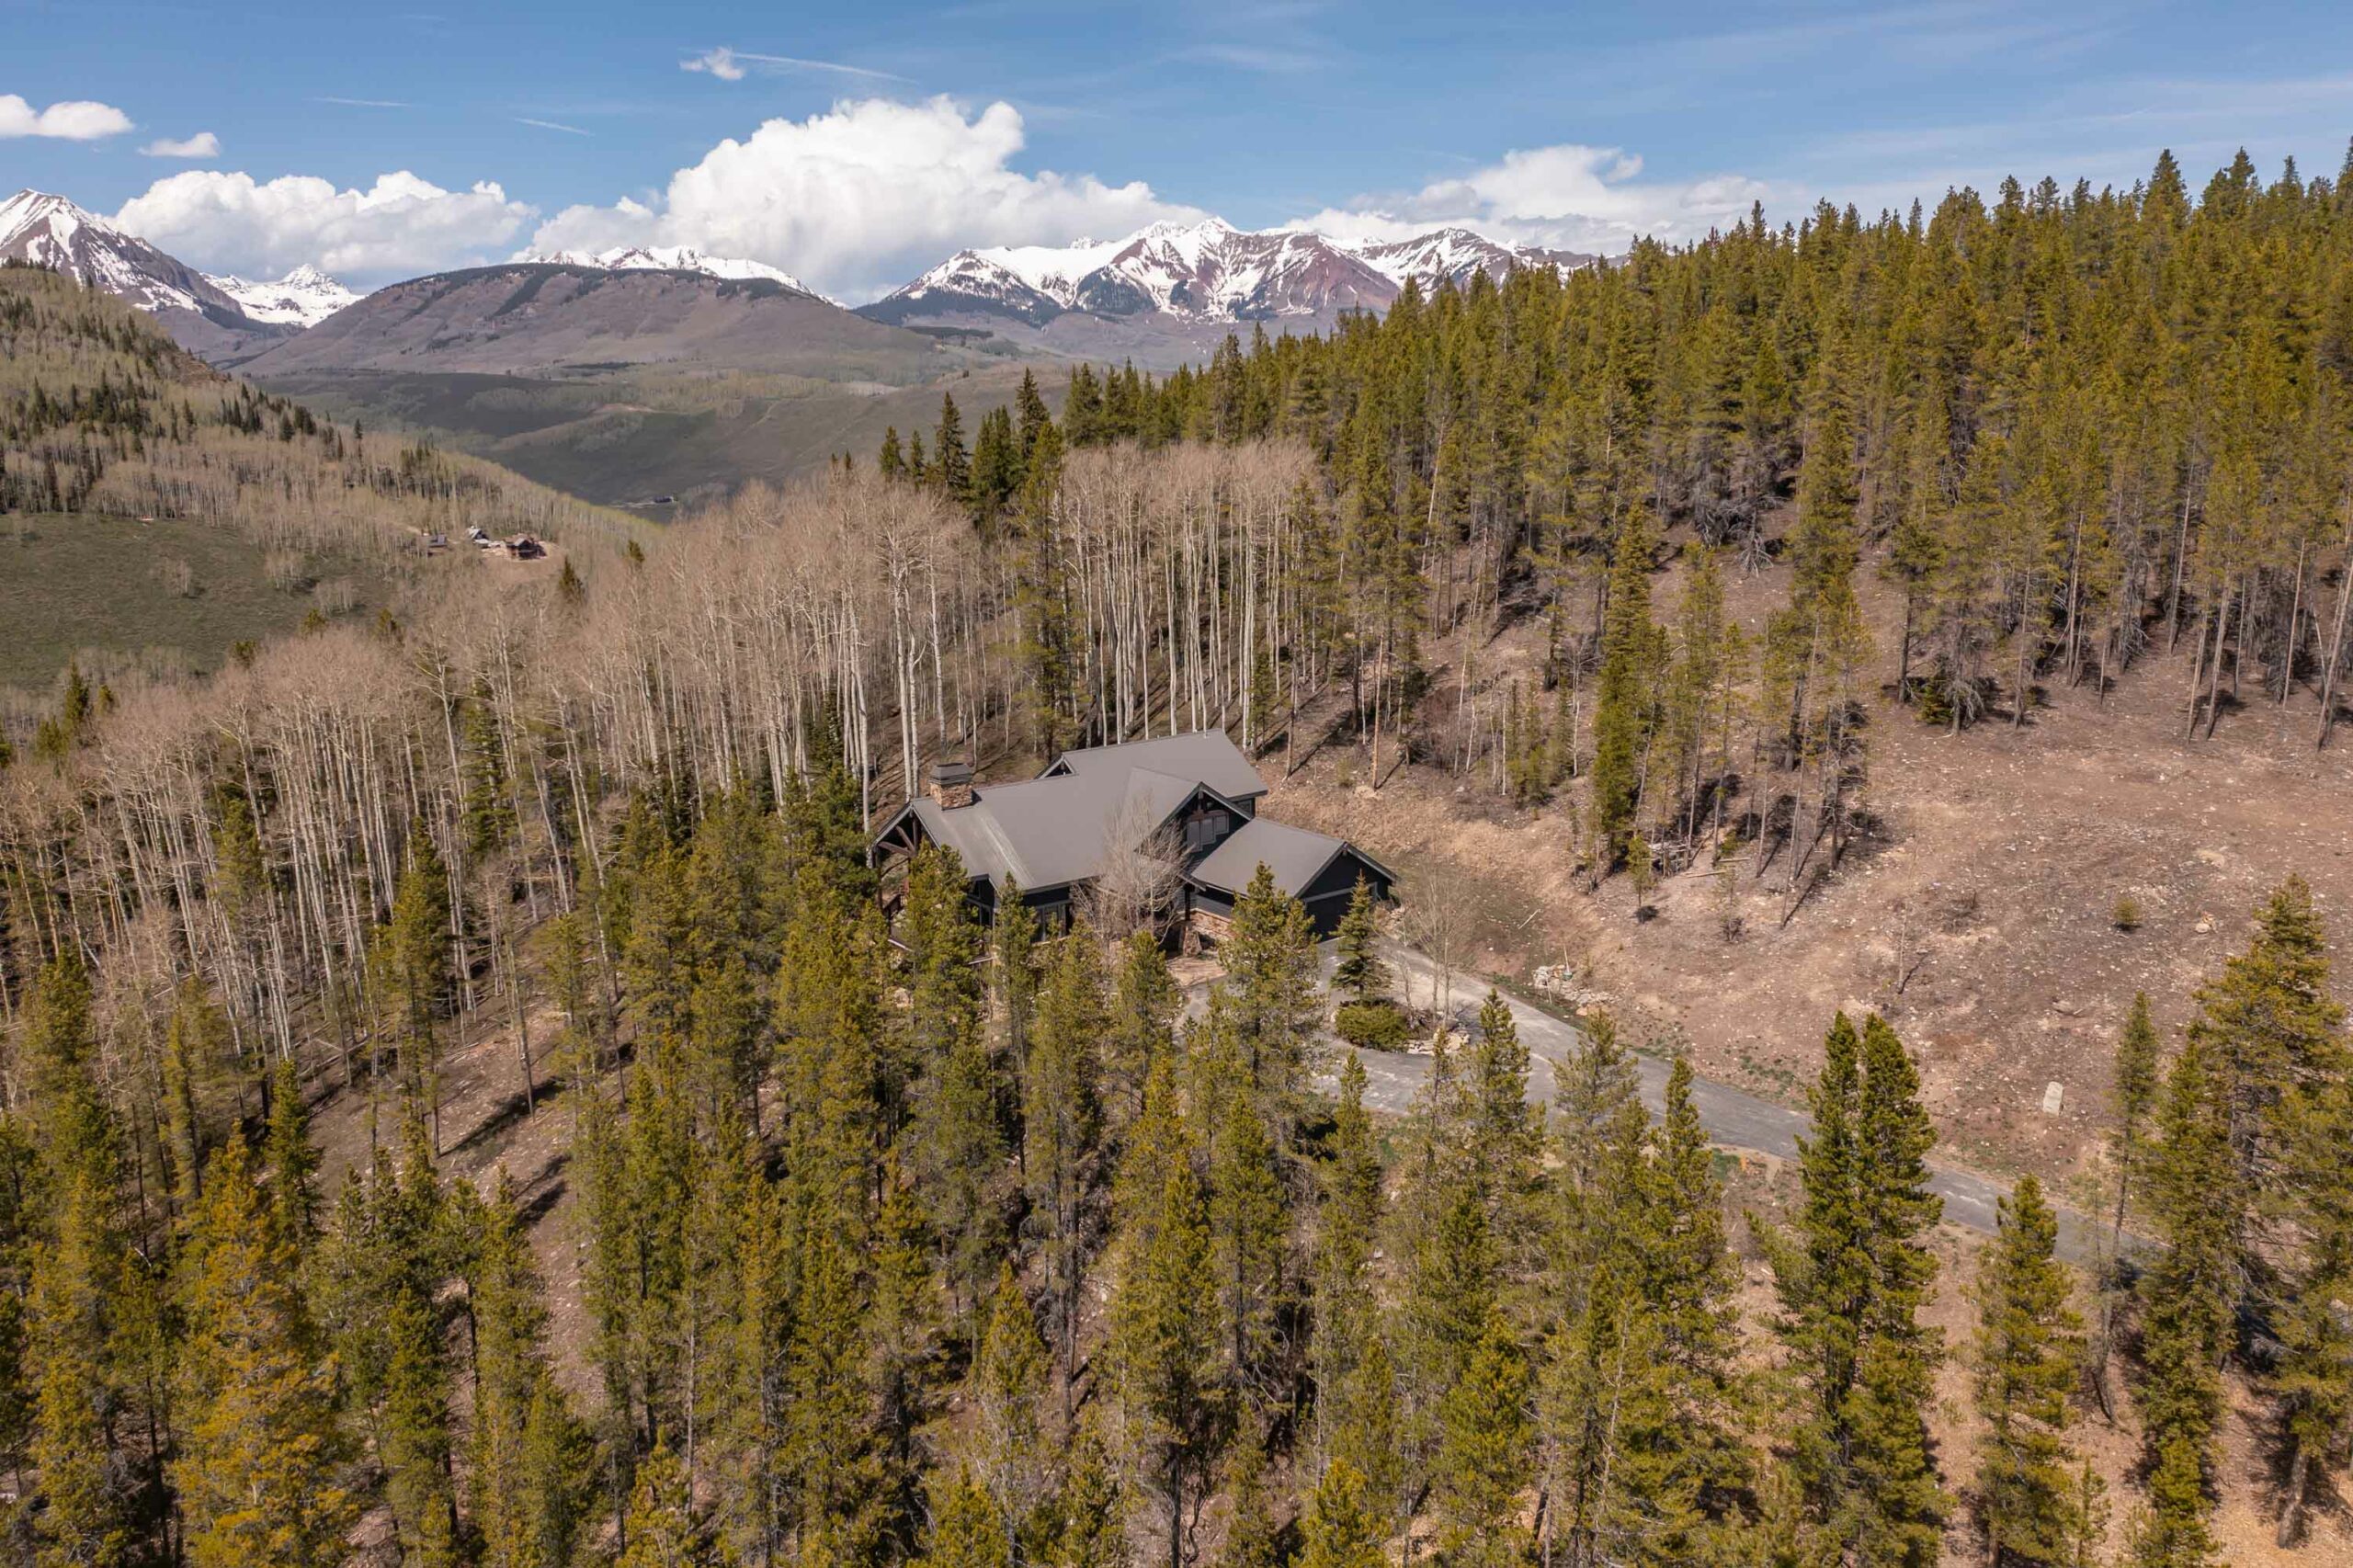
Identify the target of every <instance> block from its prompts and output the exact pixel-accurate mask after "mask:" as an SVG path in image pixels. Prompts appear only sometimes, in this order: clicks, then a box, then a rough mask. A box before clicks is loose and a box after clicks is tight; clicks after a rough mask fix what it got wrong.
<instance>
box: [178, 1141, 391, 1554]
mask: <svg viewBox="0 0 2353 1568" xmlns="http://www.w3.org/2000/svg"><path fill="white" fill-rule="evenodd" d="M296 1260H297V1253H296V1250H295V1245H294V1243H293V1241H292V1238H291V1235H290V1233H289V1232H288V1231H287V1229H286V1227H285V1221H283V1220H282V1219H280V1218H279V1217H278V1208H277V1206H276V1205H275V1204H266V1203H265V1202H264V1197H263V1194H262V1193H261V1192H260V1191H259V1190H258V1189H257V1188H256V1185H255V1183H254V1180H253V1176H252V1174H251V1170H250V1167H249V1165H248V1163H247V1158H246V1154H245V1148H244V1142H242V1141H240V1140H238V1139H234V1138H233V1139H231V1140H230V1141H229V1142H227V1143H226V1144H224V1145H223V1146H222V1150H221V1152H220V1153H219V1154H217V1155H215V1156H214V1158H213V1161H212V1168H211V1173H210V1177H209V1179H208V1181H207V1183H206V1185H205V1192H204V1199H203V1202H202V1205H201V1206H200V1207H199V1209H198V1210H197V1212H196V1214H195V1216H194V1218H193V1221H192V1222H191V1225H190V1228H189V1232H188V1247H187V1252H186V1254H185V1256H184V1261H183V1267H184V1269H185V1271H186V1272H185V1284H184V1286H183V1301H182V1313H183V1321H184V1322H185V1323H186V1324H188V1330H189V1338H188V1342H187V1343H186V1344H185V1345H184V1346H183V1347H182V1350H181V1358H180V1378H181V1389H180V1398H181V1400H182V1402H183V1410H184V1412H185V1416H184V1425H183V1426H182V1427H181V1439H180V1448H179V1452H178V1453H177V1455H176V1457H175V1458H174V1460H172V1463H171V1467H170V1468H171V1482H172V1488H173V1492H174V1494H176V1497H177V1498H178V1502H179V1507H180V1511H181V1514H182V1516H183V1517H184V1519H185V1525H184V1534H183V1536H182V1546H183V1550H184V1551H186V1552H187V1555H188V1562H190V1563H191V1564H193V1565H194V1568H245V1565H246V1564H249V1563H256V1562H268V1563H272V1564H281V1563H282V1564H284V1565H285V1568H328V1565H330V1564H333V1563H336V1562H341V1561H343V1556H344V1539H343V1538H344V1533H345V1531H346V1530H347V1529H348V1528H349V1527H350V1525H351V1523H352V1521H353V1519H354V1518H356V1517H357V1516H358V1506H357V1503H356V1500H355V1499H353V1498H352V1497H351V1496H350V1495H349V1494H348V1493H347V1492H346V1491H345V1490H344V1489H343V1486H342V1468H343V1465H344V1462H345V1460H346V1458H347V1455H346V1453H345V1451H344V1444H343V1441H342V1437H341V1434H340V1433H339V1432H338V1431H337V1429H336V1426H335V1389H334V1380H333V1375H332V1373H331V1371H330V1369H328V1367H327V1366H326V1365H324V1363H323V1362H321V1361H320V1360H319V1359H318V1358H316V1356H315V1351H314V1346H315V1339H314V1336H313V1331H312V1329H311V1325H310V1324H309V1321H308V1315H307V1313H306V1312H305V1310H304V1306H303V1301H302V1297H301V1291H300V1290H298V1289H297V1288H296V1278H297V1274H296Z"/></svg>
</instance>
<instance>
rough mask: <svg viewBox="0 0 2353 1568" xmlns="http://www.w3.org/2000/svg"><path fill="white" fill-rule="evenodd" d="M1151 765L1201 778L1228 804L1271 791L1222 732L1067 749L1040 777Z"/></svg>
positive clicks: (1173, 773)
mask: <svg viewBox="0 0 2353 1568" xmlns="http://www.w3.org/2000/svg"><path fill="white" fill-rule="evenodd" d="M1138 767H1148V768H1150V769H1152V770H1153V771H1154V772H1155V773H1165V774H1169V775H1171V776H1172V777H1175V778H1184V779H1188V780H1198V781H1199V782H1200V783H1203V784H1206V785H1208V786H1209V787H1210V788H1211V789H1212V790H1216V791H1217V792H1218V793H1219V794H1221V795H1223V796H1224V797H1225V798H1226V799H1228V800H1230V801H1246V800H1249V799H1251V798H1252V797H1254V796H1258V795H1263V794H1265V793H1266V792H1267V781H1266V780H1265V779H1263V778H1259V777H1258V770H1257V769H1256V768H1255V767H1251V766H1250V759H1249V758H1248V757H1246V756H1243V755H1242V748H1241V747H1240V746H1237V745H1235V744H1233V741H1232V740H1230V739H1228V738H1227V736H1226V733H1225V732H1224V731H1223V730H1196V731H1194V732H1192V733H1190V734H1184V735H1161V736H1158V737H1155V738H1154V739H1151V740H1142V741H1127V742H1123V743H1122V744H1119V745H1115V746H1092V747H1089V748H1088V749H1086V750H1085V751H1066V752H1064V753H1063V754H1062V756H1058V757H1056V758H1054V760H1053V763H1052V764H1051V766H1050V767H1048V768H1047V769H1046V771H1045V773H1044V774H1043V775H1041V776H1040V777H1041V778H1056V777H1060V776H1062V775H1063V774H1075V775H1077V776H1078V777H1080V778H1086V777H1088V776H1089V775H1093V774H1103V773H1122V774H1123V773H1126V772H1127V771H1128V770H1130V769H1131V768H1138Z"/></svg>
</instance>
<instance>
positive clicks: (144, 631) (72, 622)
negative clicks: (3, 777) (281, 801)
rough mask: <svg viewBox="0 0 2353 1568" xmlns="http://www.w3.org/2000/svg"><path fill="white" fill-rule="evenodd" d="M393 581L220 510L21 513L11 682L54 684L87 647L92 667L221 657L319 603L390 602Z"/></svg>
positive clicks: (8, 596)
mask: <svg viewBox="0 0 2353 1568" xmlns="http://www.w3.org/2000/svg"><path fill="white" fill-rule="evenodd" d="M390 587H391V583H390V580H389V579H388V578H387V576H386V575H385V574H384V573H383V572H381V570H379V569H377V568H375V567H372V566H369V565H367V564H365V563H362V562H354V561H348V560H344V559H342V558H339V557H336V556H333V555H326V556H316V557H313V556H305V555H303V554H301V552H299V551H284V550H279V551H270V550H265V549H263V548H262V547H261V546H260V545H258V544H256V543H255V542H253V541H252V540H249V539H246V538H244V536H242V535H240V534H238V533H236V532H233V531H232V530H230V529H227V528H221V527H218V526H217V525H215V524H212V523H209V522H200V521H195V520H191V519H188V518H178V517H160V518H154V519H152V520H148V521H141V520H139V519H137V518H132V517H109V516H106V515H102V514H94V515H87V516H79V517H76V516H72V515H66V514H59V513H46V514H40V515H27V516H22V517H10V518H8V519H7V527H6V530H5V531H0V625H5V626H6V628H7V629H8V633H7V635H6V637H5V638H0V687H9V686H19V687H40V686H44V685H46V684H47V683H48V682H49V681H50V680H51V678H52V677H54V676H56V674H57V672H58V671H59V670H61V669H63V667H64V665H65V664H66V661H67V660H69V659H76V658H78V659H79V660H80V661H81V663H82V665H83V668H84V669H85V670H86V671H88V672H89V673H90V674H91V675H92V676H106V675H109V674H111V672H112V671H113V670H114V669H116V668H118V667H120V666H122V665H132V666H135V667H137V668H139V669H140V670H142V671H144V672H146V673H150V674H159V675H177V674H183V673H197V672H202V671H208V670H212V669H217V668H219V667H220V665H221V663H222V660H223V659H224V658H225V657H226V656H227V654H228V651H229V649H230V648H231V646H232V645H233V644H234V643H236V642H240V641H243V640H244V639H247V638H255V639H259V638H267V637H273V636H278V635H281V634H283V633H286V632H290V631H293V630H294V629H295V628H296V627H297V626H299V625H301V622H302V620H303V619H304V618H305V617H306V616H308V615H309V614H310V613H311V611H312V610H313V609H314V608H315V609H317V610H319V611H320V613H322V614H325V615H330V616H333V615H339V614H350V613H354V612H357V611H360V610H364V609H367V608H370V607H372V606H376V605H380V604H382V603H383V602H384V598H385V595H386V594H387V593H388V592H389V591H390Z"/></svg>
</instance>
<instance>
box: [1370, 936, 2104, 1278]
mask: <svg viewBox="0 0 2353 1568" xmlns="http://www.w3.org/2000/svg"><path fill="white" fill-rule="evenodd" d="M1385 956H1386V957H1387V958H1388V960H1389V962H1390V964H1391V966H1392V968H1393V969H1394V970H1395V971H1396V974H1397V978H1398V983H1399V990H1400V992H1401V993H1402V994H1404V998H1405V1000H1407V1001H1408V1002H1410V1003H1412V1004H1414V1005H1415V1006H1433V1007H1437V1008H1438V1009H1439V1010H1441V1011H1444V1012H1447V1013H1449V1015H1451V1016H1453V1017H1456V1018H1457V1019H1458V1020H1459V1022H1460V1023H1461V1027H1462V1028H1464V1029H1466V1030H1468V1029H1469V1028H1472V1026H1473V1025H1474V1024H1475V1021H1476V1018H1477V1016H1478V1009H1479V1004H1480V1002H1481V1001H1482V1000H1483V999H1484V997H1485V994H1486V988H1487V982H1486V981H1485V979H1484V978H1483V977H1482V976H1478V975H1474V974H1468V973H1465V972H1463V971H1455V972H1454V974H1453V975H1452V976H1451V978H1450V979H1449V977H1448V976H1447V975H1446V974H1445V973H1444V972H1442V971H1440V969H1439V967H1438V964H1437V962H1436V961H1435V960H1432V959H1430V958H1429V957H1428V956H1427V954H1424V953H1421V952H1419V951H1416V950H1415V949H1411V948H1406V947H1403V946H1400V945H1396V944H1390V945H1388V946H1387V948H1386V954H1385ZM1332 959H1333V953H1332V949H1331V946H1330V944H1328V943H1327V944H1326V945H1325V947H1324V968H1325V971H1326V972H1327V974H1328V972H1329V971H1330V967H1331V964H1332ZM1504 1000H1505V1002H1506V1005H1507V1006H1509V1007H1510V1008H1511V1011H1512V1017H1513V1019H1514V1020H1515V1021H1516V1022H1517V1023H1518V1026H1519V1038H1520V1040H1521V1041H1522V1042H1524V1043H1525V1044H1526V1045H1527V1047H1528V1051H1529V1056H1530V1058H1531V1059H1532V1062H1531V1065H1530V1068H1529V1077H1528V1096H1529V1100H1531V1101H1532V1102H1534V1103H1535V1104H1538V1105H1550V1104H1551V1103H1552V1096H1553V1088H1554V1082H1555V1080H1554V1077H1553V1072H1552V1065H1553V1063H1554V1062H1558V1061H1563V1060H1565V1059H1566V1058H1567V1057H1568V1056H1569V1054H1570V1053H1571V1052H1573V1051H1575V1050H1576V1044H1577V1030H1576V1028H1574V1026H1573V1025H1570V1024H1567V1023H1563V1021H1562V1020H1561V1019H1559V1018H1556V1017H1553V1016H1552V1014H1550V1013H1547V1012H1545V1011H1543V1010H1542V1009H1541V1008H1539V1007H1535V1006H1530V1005H1529V1004H1528V1003H1526V1002H1523V1001H1521V1000H1519V999H1518V998H1517V997H1514V996H1510V995H1508V994H1506V996H1505V998H1504ZM1342 1049H1345V1050H1353V1049H1354V1048H1353V1047H1343V1048H1342ZM1356 1055H1357V1059H1358V1061H1360V1062H1363V1063H1364V1071H1365V1081H1366V1096H1365V1103H1366V1104H1367V1105H1369V1106H1370V1107H1371V1108H1372V1109H1373V1110H1375V1111H1377V1112H1379V1113H1381V1114H1383V1115H1387V1116H1403V1115H1404V1114H1405V1113H1406V1112H1407V1111H1409V1110H1411V1109H1412V1108H1413V1104H1414V1097H1415V1096H1416V1095H1418V1094H1419V1093H1421V1090H1422V1086H1423V1085H1425V1084H1426V1083H1427V1082H1428V1080H1429V1072H1430V1059H1429V1058H1428V1057H1427V1056H1424V1055H1416V1054H1409V1053H1406V1052H1403V1051H1357V1052H1356ZM1634 1062H1635V1068H1636V1071H1637V1072H1638V1073H1639V1074H1641V1078H1642V1093H1643V1104H1645V1105H1647V1106H1648V1107H1649V1108H1651V1110H1652V1112H1653V1113H1654V1114H1655V1113H1656V1112H1657V1111H1658V1110H1659V1109H1660V1108H1661V1107H1662V1105H1663V1104H1664V1103H1665V1093H1666V1074H1667V1066H1668V1063H1667V1062H1665V1060H1663V1059H1661V1058H1658V1057H1654V1056H1639V1055H1638V1056H1636V1057H1635V1059H1634ZM1691 1100H1692V1104H1693V1105H1694V1106H1695V1107H1696V1108H1698V1110H1699V1119H1700V1121H1701V1123H1702V1124H1703V1125H1705V1126H1706V1128H1707V1130H1708V1135H1709V1137H1710V1138H1711V1139H1712V1140H1714V1142H1715V1143H1716V1144H1717V1146H1718V1147H1720V1148H1724V1149H1730V1150H1743V1149H1745V1150H1751V1151H1754V1152H1755V1153H1760V1154H1768V1155H1771V1156H1773V1157H1774V1158H1776V1159H1782V1160H1794V1159H1795V1158H1797V1153H1798V1139H1799V1138H1800V1137H1801V1136H1802V1134H1803V1133H1804V1131H1805V1130H1806V1124H1807V1116H1806V1113H1805V1112H1803V1111H1801V1110H1792V1109H1790V1108H1789V1107H1787V1106H1782V1105H1776V1104H1775V1103H1773V1102H1772V1101H1770V1100H1767V1099H1760V1098H1758V1097H1757V1096H1755V1095H1750V1094H1744V1093H1743V1092H1741V1091H1740V1090H1738V1089H1730V1088H1726V1087H1724V1086H1723V1085H1721V1084H1713V1083H1710V1082H1709V1081H1708V1080H1707V1079H1705V1078H1701V1079H1699V1080H1697V1081H1696V1082H1695V1083H1694V1084H1693V1085H1692V1091H1691ZM1928 1185H1929V1187H1930V1188H1931V1189H1932V1190H1934V1191H1935V1192H1936V1193H1937V1195H1938V1197H1940V1198H1942V1199H1944V1203H1945V1218H1946V1219H1947V1220H1949V1221H1952V1222H1953V1223H1955V1224H1958V1225H1965V1226H1967V1227H1968V1228H1969V1229H1971V1230H1972V1231H1982V1232H1984V1233H1987V1234H1989V1235H1990V1234H1992V1233H1993V1231H1994V1228H1995V1201H1996V1200H1997V1199H1999V1198H2001V1197H2002V1196H2003V1195H2004V1194H2005V1193H2006V1192H2007V1190H2008V1188H2007V1187H2006V1186H2005V1185H2004V1184H2002V1183H1999V1182H1995V1181H1993V1180H1990V1179H1988V1178H1987V1177H1984V1176H1979V1175H1977V1174H1975V1173H1974V1172H1972V1171H1964V1170H1957V1169H1955V1168H1953V1167H1951V1166H1949V1165H1937V1166H1935V1167H1934V1168H1933V1173H1932V1174H1931V1176H1930V1177H1929V1181H1928ZM2096 1232H2097V1227H2096V1226H2095V1225H2093V1224H2092V1223H2091V1222H2089V1221H2086V1219H2085V1218H2084V1216H2082V1215H2080V1214H2077V1213H2075V1211H2074V1210H2068V1209H2061V1210H2059V1250H2060V1252H2061V1253H2062V1255H2063V1256H2065V1257H2067V1258H2068V1259H2069V1260H2070V1261H2071V1262H2075V1263H2085V1262H2089V1261H2091V1259H2092V1257H2093V1256H2094V1250H2095V1249H2094V1240H2095V1236H2096Z"/></svg>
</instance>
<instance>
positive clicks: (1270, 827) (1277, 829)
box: [1191, 817, 1379, 897]
mask: <svg viewBox="0 0 2353 1568" xmlns="http://www.w3.org/2000/svg"><path fill="white" fill-rule="evenodd" d="M1348 849H1349V846H1348V842H1347V840H1346V839H1343V838H1334V837H1333V836H1332V835H1330V834H1328V833H1313V832H1310V831H1309V830H1308V829H1306V828H1303V827H1286V826H1285V825H1283V824H1281V823H1279V822H1268V821H1267V819H1266V818H1264V817H1253V818H1252V819H1251V820H1250V821H1248V822H1246V823H1244V824H1242V826H1241V827H1240V829H1239V830H1237V831H1236V832H1235V833H1234V834H1233V835H1232V836H1230V837H1229V838H1227V839H1226V841H1225V842H1224V843H1223V844H1221V845H1219V846H1217V847H1216V848H1215V849H1213V850H1211V851H1210V853H1209V855H1208V857H1207V858H1204V859H1203V860H1202V861H1201V863H1200V864H1199V865H1198V866H1196V867H1194V868H1193V869H1192V873H1191V874H1192V878H1193V881H1197V882H1200V883H1203V884H1205V885H1206V886H1209V887H1212V888H1216V889H1217V890H1219V891H1220V892H1230V893H1233V894H1234V895H1235V896H1236V897H1239V896H1240V895H1241V894H1242V892H1243V891H1244V890H1245V889H1246V888H1248V887H1249V885H1250V879H1251V878H1253V877H1255V876H1256V875H1257V874H1258V868H1259V867H1260V866H1264V867H1266V868H1267V870H1268V871H1269V872H1271V873H1273V875H1274V879H1275V891H1276V892H1279V893H1285V894H1289V895H1291V896H1293V897H1296V896H1297V895H1298V894H1299V893H1301V892H1304V891H1305V890H1306V888H1307V884H1308V883H1310V882H1312V881H1314V880H1315V879H1316V877H1317V876H1318V875H1319V874H1321V873H1322V871H1323V869H1324V867H1326V866H1328V865H1330V864H1331V863H1332V858H1333V857H1334V856H1336V855H1338V854H1339V853H1341V852H1342V851H1343V850H1348ZM1350 852H1351V853H1355V851H1352V850H1351V851H1350ZM1375 869H1379V868H1378V867H1376V868H1375Z"/></svg>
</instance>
